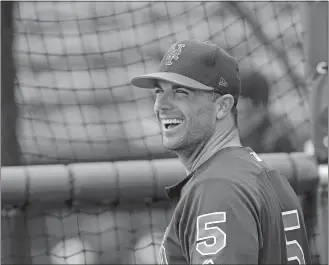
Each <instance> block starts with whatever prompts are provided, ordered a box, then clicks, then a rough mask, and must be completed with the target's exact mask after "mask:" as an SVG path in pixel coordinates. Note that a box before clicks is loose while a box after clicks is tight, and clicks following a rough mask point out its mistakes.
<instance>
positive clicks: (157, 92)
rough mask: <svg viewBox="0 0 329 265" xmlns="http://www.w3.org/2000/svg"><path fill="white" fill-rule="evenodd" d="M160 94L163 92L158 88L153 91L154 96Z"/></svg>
mask: <svg viewBox="0 0 329 265" xmlns="http://www.w3.org/2000/svg"><path fill="white" fill-rule="evenodd" d="M162 92H163V90H162V89H160V88H156V89H154V93H155V94H159V93H162Z"/></svg>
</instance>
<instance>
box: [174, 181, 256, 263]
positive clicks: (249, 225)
mask: <svg viewBox="0 0 329 265" xmlns="http://www.w3.org/2000/svg"><path fill="white" fill-rule="evenodd" d="M249 197H250V196H249ZM252 201H253V200H252V199H250V198H248V196H247V195H246V194H244V192H242V191H241V190H238V188H236V187H233V186H232V185H231V184H229V183H226V182H225V181H220V182H218V181H217V180H216V181H209V180H208V181H207V182H203V183H201V184H198V185H197V187H195V188H193V189H192V190H191V192H190V193H189V194H188V195H187V196H186V200H185V204H184V209H183V210H182V216H181V220H180V225H179V230H178V231H179V232H178V233H179V239H180V244H181V246H182V251H183V253H184V256H185V257H186V258H187V260H188V263H189V264H258V252H259V249H260V245H261V244H262V242H261V240H259V231H260V222H259V221H258V218H257V216H258V215H257V211H256V209H255V208H256V207H255V206H253V205H255V203H253V202H252Z"/></svg>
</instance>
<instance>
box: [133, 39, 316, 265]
mask: <svg viewBox="0 0 329 265" xmlns="http://www.w3.org/2000/svg"><path fill="white" fill-rule="evenodd" d="M131 82H132V84H133V85H134V86H137V87H141V88H148V89H154V91H155V93H156V101H155V105H154V110H155V114H156V116H157V117H158V119H159V121H160V122H161V125H162V134H163V144H164V146H165V147H166V148H168V149H170V150H173V151H174V152H175V153H176V154H177V155H178V157H179V159H180V161H181V162H182V164H183V165H184V167H185V168H186V172H187V174H188V176H187V177H186V178H185V179H184V180H182V181H181V182H179V183H177V184H176V185H174V186H172V187H169V188H167V189H166V191H167V194H168V197H169V198H170V200H171V201H172V203H173V204H174V206H175V211H174V214H173V216H172V219H171V221H170V224H169V226H168V227H167V229H166V232H165V235H164V239H163V242H162V246H161V251H160V260H161V263H162V264H242V263H243V264H287V263H288V262H290V261H291V262H295V263H296V262H297V263H301V264H305V263H310V252H309V248H308V242H307V237H306V231H305V224H304V220H303V214H302V210H301V207H300V204H299V200H298V198H297V196H296V194H295V193H294V191H293V189H292V188H291V186H290V185H289V183H288V182H287V180H286V178H285V177H284V176H282V175H281V174H280V173H279V172H278V171H275V170H273V169H271V168H270V167H269V166H267V165H266V164H265V163H264V161H262V160H261V159H260V158H259V156H258V155H257V154H256V153H255V152H253V150H252V149H250V148H245V147H242V146H241V143H240V139H239V133H238V130H237V124H236V120H237V112H236V106H237V102H238V97H239V92H240V79H239V70H238V65H237V62H236V60H235V59H234V58H233V57H231V56H230V55H229V54H228V53H227V52H226V51H224V50H223V49H221V48H220V47H218V46H217V45H215V44H212V43H210V42H199V41H191V40H185V41H180V42H178V43H176V44H173V45H172V46H171V48H170V49H169V51H168V52H167V53H166V54H165V56H164V58H163V59H162V61H161V64H160V69H159V72H157V73H153V74H148V75H142V76H139V77H135V78H133V80H132V81H131Z"/></svg>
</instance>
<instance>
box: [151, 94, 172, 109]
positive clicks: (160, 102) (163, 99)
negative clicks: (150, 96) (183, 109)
mask: <svg viewBox="0 0 329 265" xmlns="http://www.w3.org/2000/svg"><path fill="white" fill-rule="evenodd" d="M171 109H173V104H172V100H171V96H170V95H169V93H166V92H163V93H162V94H160V95H158V96H157V97H156V99H155V103H154V112H155V113H158V112H159V111H165V110H171Z"/></svg>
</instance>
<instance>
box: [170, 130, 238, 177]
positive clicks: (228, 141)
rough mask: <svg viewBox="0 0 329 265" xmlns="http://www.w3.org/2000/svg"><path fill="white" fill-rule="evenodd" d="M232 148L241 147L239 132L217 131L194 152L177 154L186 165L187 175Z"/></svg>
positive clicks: (186, 151)
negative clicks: (216, 154)
mask: <svg viewBox="0 0 329 265" xmlns="http://www.w3.org/2000/svg"><path fill="white" fill-rule="evenodd" d="M232 146H241V142H240V139H239V133H238V130H237V129H234V130H232V131H230V132H223V131H220V130H216V131H215V133H214V134H212V135H211V137H210V138H209V139H207V140H206V141H205V142H202V143H201V144H199V145H198V146H196V147H195V146H194V148H193V150H191V149H190V150H181V151H176V154H177V155H178V157H179V160H180V161H181V163H182V164H183V165H184V167H185V170H186V173H187V174H190V173H191V172H193V171H194V170H195V169H196V168H198V167H199V166H200V165H202V164H203V163H204V162H206V161H207V160H208V159H209V158H210V157H212V156H213V155H214V154H215V153H217V152H218V151H219V150H221V149H223V148H226V147H232Z"/></svg>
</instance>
